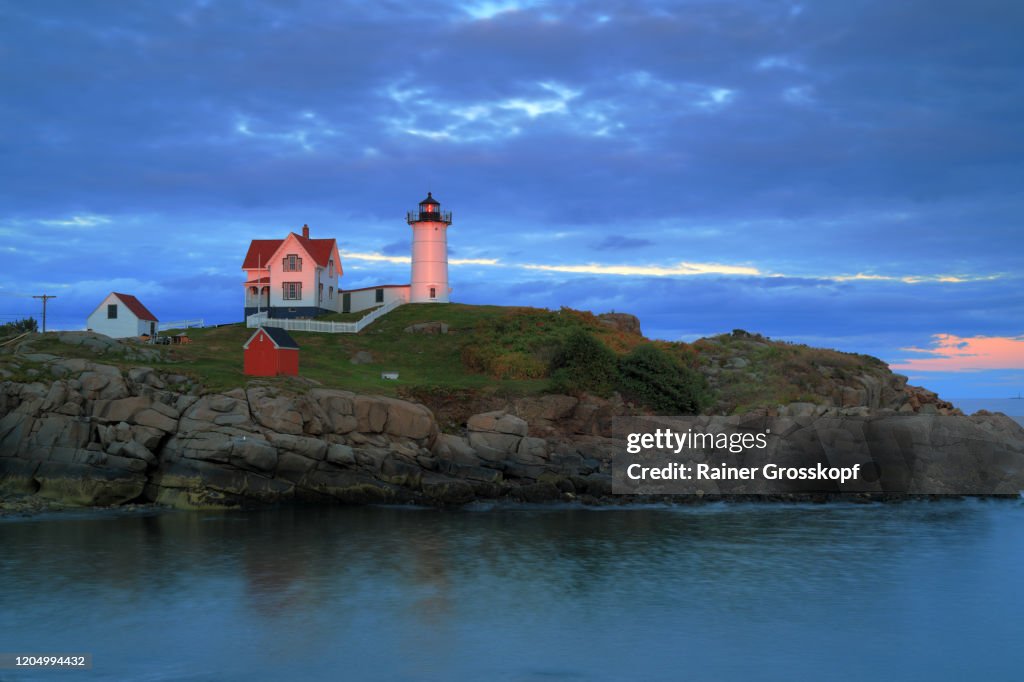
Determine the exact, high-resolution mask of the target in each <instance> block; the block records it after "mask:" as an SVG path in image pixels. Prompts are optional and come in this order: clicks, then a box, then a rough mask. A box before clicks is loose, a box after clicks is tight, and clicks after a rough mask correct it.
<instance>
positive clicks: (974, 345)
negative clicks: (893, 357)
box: [891, 334, 1024, 372]
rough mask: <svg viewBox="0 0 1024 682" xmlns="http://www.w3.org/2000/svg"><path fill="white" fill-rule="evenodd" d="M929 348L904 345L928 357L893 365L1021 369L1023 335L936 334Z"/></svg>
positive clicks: (954, 369)
mask: <svg viewBox="0 0 1024 682" xmlns="http://www.w3.org/2000/svg"><path fill="white" fill-rule="evenodd" d="M933 339H934V341H933V342H932V346H931V347H930V348H915V347H910V348H903V349H901V350H904V351H907V352H910V353H920V354H923V355H926V356H928V357H924V358H908V359H905V360H902V361H900V362H897V363H895V364H893V365H891V367H892V368H893V369H899V370H907V371H913V372H966V371H974V370H991V369H1024V336H1011V337H1007V336H974V337H962V336H956V335H954V334H935V335H934V336H933Z"/></svg>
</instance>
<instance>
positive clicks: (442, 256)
mask: <svg viewBox="0 0 1024 682" xmlns="http://www.w3.org/2000/svg"><path fill="white" fill-rule="evenodd" d="M406 222H408V223H409V227H411V228H412V282H411V284H410V290H409V302H410V303H447V302H448V294H449V293H450V292H451V289H449V288H448V226H449V225H451V224H452V214H451V211H446V212H442V211H441V204H440V203H439V202H438V201H437V199H435V198H434V197H433V195H431V193H430V192H427V198H426V199H424V200H423V201H421V202H420V205H419V210H417V211H409V213H408V214H406Z"/></svg>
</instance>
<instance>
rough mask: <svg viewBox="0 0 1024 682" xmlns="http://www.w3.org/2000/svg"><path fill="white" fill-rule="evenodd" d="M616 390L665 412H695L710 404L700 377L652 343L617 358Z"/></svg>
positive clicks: (702, 377)
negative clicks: (617, 377)
mask: <svg viewBox="0 0 1024 682" xmlns="http://www.w3.org/2000/svg"><path fill="white" fill-rule="evenodd" d="M619 376H620V378H619V390H620V391H621V392H622V394H623V396H625V397H626V398H627V399H629V400H632V401H633V402H637V403H641V404H643V405H646V406H647V407H649V408H650V409H652V410H654V411H656V412H662V413H667V414H697V413H699V412H700V411H701V410H702V409H704V407H706V406H707V405H708V404H709V403H710V398H711V396H710V393H709V391H708V386H707V381H706V380H705V378H704V376H703V375H702V374H700V373H698V372H696V371H694V370H692V369H690V368H688V367H685V366H683V365H682V364H680V363H679V362H677V361H676V360H675V359H673V358H672V357H671V356H670V355H669V354H668V353H665V352H664V351H662V350H660V349H659V348H658V347H657V346H655V345H653V344H646V345H643V346H637V347H636V348H634V349H633V351H632V352H630V353H629V354H628V355H626V356H624V357H623V358H622V359H621V360H620V361H619Z"/></svg>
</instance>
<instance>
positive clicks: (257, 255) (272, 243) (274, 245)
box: [242, 232, 341, 272]
mask: <svg viewBox="0 0 1024 682" xmlns="http://www.w3.org/2000/svg"><path fill="white" fill-rule="evenodd" d="M292 236H293V237H295V239H296V241H298V242H299V244H301V245H302V248H304V249H305V250H306V252H307V253H308V254H309V255H310V256H311V257H312V258H313V260H314V261H316V264H317V265H319V266H320V267H324V268H326V267H327V262H328V261H329V260H331V258H332V257H333V255H334V252H335V251H336V250H337V248H338V246H337V242H336V241H335V240H334V239H307V238H306V237H303V236H302V235H301V234H295V233H294V232H293V233H292ZM282 242H284V240H283V239H253V240H252V243H251V244H249V252H248V253H247V254H245V261H243V262H242V269H243V270H251V269H254V268H261V267H262V268H265V267H267V264H268V263H270V259H271V258H273V256H274V252H275V251H277V249H278V248H279V247H280V246H281V243H282ZM335 265H336V266H337V267H338V271H339V272H340V271H341V263H340V262H338V263H335Z"/></svg>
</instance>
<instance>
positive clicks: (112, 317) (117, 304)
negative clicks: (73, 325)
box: [86, 291, 157, 339]
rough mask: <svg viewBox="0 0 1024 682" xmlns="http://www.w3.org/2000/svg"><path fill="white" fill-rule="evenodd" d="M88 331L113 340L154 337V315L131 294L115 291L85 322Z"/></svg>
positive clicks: (155, 330) (155, 322)
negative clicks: (104, 335)
mask: <svg viewBox="0 0 1024 682" xmlns="http://www.w3.org/2000/svg"><path fill="white" fill-rule="evenodd" d="M86 327H87V328H88V329H89V331H94V332H99V333H100V334H106V335H107V336H109V337H111V338H113V339H125V338H129V337H132V336H143V335H146V336H150V337H152V336H156V332H157V328H156V327H157V319H156V315H154V314H153V313H151V312H149V309H148V308H146V306H144V305H142V302H141V301H140V300H139V299H137V298H135V297H134V296H132V295H131V294H119V293H117V292H116V291H115V292H112V293H110V294H108V295H107V297H106V298H104V299H103V302H102V303H100V304H99V305H98V306H96V310H94V311H92V314H90V315H89V318H88V320H87V321H86Z"/></svg>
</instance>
